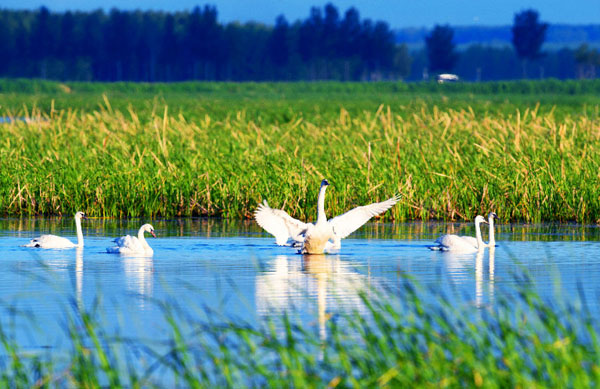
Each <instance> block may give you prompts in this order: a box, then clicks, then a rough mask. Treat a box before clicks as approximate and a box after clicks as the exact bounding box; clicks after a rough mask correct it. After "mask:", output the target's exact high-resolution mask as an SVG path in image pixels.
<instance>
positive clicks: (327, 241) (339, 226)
mask: <svg viewBox="0 0 600 389" xmlns="http://www.w3.org/2000/svg"><path fill="white" fill-rule="evenodd" d="M328 185H329V182H328V181H327V180H323V181H322V182H321V189H320V191H319V199H318V203H317V210H318V215H317V222H316V223H315V224H312V223H304V222H302V221H300V220H297V219H294V218H293V217H291V216H290V215H288V214H287V213H286V212H285V211H283V210H281V209H273V208H270V207H269V204H267V202H266V201H264V202H263V203H262V204H259V206H258V208H257V210H256V212H255V213H254V218H255V219H256V221H257V223H258V224H259V225H260V226H261V227H262V228H264V229H265V230H266V231H267V232H268V233H270V234H271V235H274V236H275V242H276V243H277V244H278V245H280V246H283V245H285V244H286V243H287V241H288V240H289V239H290V238H291V239H292V240H293V241H294V242H296V243H300V244H301V245H302V249H301V252H302V253H305V254H323V252H324V251H325V250H331V249H340V248H341V246H342V244H341V240H342V239H343V238H345V237H347V236H348V235H350V234H351V233H353V232H354V231H356V230H357V229H358V228H360V227H361V226H362V225H363V224H365V223H366V222H367V221H369V219H370V218H372V217H373V216H375V215H378V214H380V213H382V212H385V211H386V210H388V209H389V208H391V207H392V206H393V205H394V204H396V203H397V202H398V200H399V199H400V197H399V196H394V197H392V198H390V199H388V200H386V201H382V202H380V203H373V204H369V205H364V206H361V207H356V208H354V209H352V210H350V211H348V212H346V213H344V214H342V215H339V216H336V217H334V218H333V219H330V220H327V216H326V215H325V190H326V189H327V186H328Z"/></svg>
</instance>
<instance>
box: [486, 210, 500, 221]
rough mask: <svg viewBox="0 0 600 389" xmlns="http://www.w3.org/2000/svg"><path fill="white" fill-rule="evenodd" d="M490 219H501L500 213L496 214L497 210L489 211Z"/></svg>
mask: <svg viewBox="0 0 600 389" xmlns="http://www.w3.org/2000/svg"><path fill="white" fill-rule="evenodd" d="M488 220H500V219H499V218H498V215H496V212H490V213H488Z"/></svg>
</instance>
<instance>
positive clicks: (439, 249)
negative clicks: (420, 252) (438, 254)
mask: <svg viewBox="0 0 600 389" xmlns="http://www.w3.org/2000/svg"><path fill="white" fill-rule="evenodd" d="M427 248H428V249H429V250H431V251H446V250H447V249H446V248H445V247H444V246H427Z"/></svg>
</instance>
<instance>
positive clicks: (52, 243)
mask: <svg viewBox="0 0 600 389" xmlns="http://www.w3.org/2000/svg"><path fill="white" fill-rule="evenodd" d="M81 219H87V217H86V216H85V213H83V212H77V213H76V214H75V227H76V230H77V243H73V242H71V241H70V240H69V239H67V238H63V237H62V236H57V235H51V234H46V235H42V236H40V237H38V238H33V239H31V241H30V242H29V243H27V244H26V245H24V246H25V247H40V248H43V249H70V248H73V247H83V232H82V231H81Z"/></svg>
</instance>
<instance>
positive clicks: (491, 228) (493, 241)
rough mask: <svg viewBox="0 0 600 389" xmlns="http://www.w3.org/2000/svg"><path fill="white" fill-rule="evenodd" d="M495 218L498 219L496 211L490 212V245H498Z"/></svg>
mask: <svg viewBox="0 0 600 389" xmlns="http://www.w3.org/2000/svg"><path fill="white" fill-rule="evenodd" d="M494 219H498V215H496V212H490V213H489V214H488V224H489V225H490V236H489V242H488V244H487V246H488V247H496V237H495V235H494Z"/></svg>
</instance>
